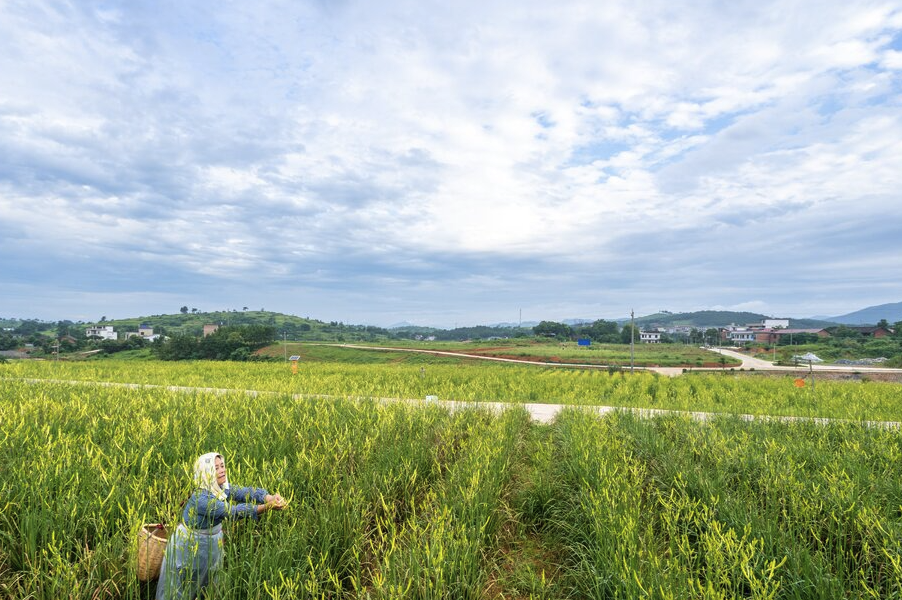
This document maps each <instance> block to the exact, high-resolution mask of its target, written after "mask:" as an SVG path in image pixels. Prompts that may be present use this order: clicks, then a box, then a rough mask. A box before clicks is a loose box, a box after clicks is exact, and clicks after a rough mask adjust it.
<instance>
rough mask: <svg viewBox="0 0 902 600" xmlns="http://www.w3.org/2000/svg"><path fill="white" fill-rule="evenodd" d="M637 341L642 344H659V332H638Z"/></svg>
mask: <svg viewBox="0 0 902 600" xmlns="http://www.w3.org/2000/svg"><path fill="white" fill-rule="evenodd" d="M639 341H640V342H642V343H643V344H660V343H661V332H660V331H640V332H639Z"/></svg>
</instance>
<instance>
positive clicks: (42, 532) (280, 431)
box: [0, 364, 902, 600]
mask: <svg viewBox="0 0 902 600" xmlns="http://www.w3.org/2000/svg"><path fill="white" fill-rule="evenodd" d="M60 366H63V365H60ZM96 366H97V365H96V364H95V365H91V367H92V368H96ZM130 366H131V365H130ZM176 366H181V365H171V364H168V365H163V367H165V368H168V369H171V368H172V367H176ZM254 366H258V365H254ZM260 366H267V365H260ZM11 367H12V368H13V369H14V370H18V371H19V372H18V373H17V374H18V375H22V374H23V373H22V372H21V371H22V370H23V367H21V366H19V365H3V366H2V369H3V375H4V376H5V377H9V375H10V373H9V371H10V368H11ZM186 367H188V368H194V369H195V370H200V367H201V365H187V366H186ZM537 371H538V370H537ZM73 372H74V371H73ZM73 372H70V373H69V375H71V374H72V373H73ZM539 372H541V373H546V371H539ZM343 373H344V375H347V374H348V373H349V371H346V372H343ZM512 373H513V375H514V376H517V375H519V376H522V373H521V372H520V371H518V370H515V371H512ZM101 374H106V375H109V374H110V373H100V372H94V375H95V376H99V375H101ZM583 374H584V373H583V372H575V373H574V375H580V376H581V375H583ZM32 375H34V373H32ZM82 375H83V376H84V375H86V373H85V372H83V373H82ZM133 375H137V373H133ZM252 375H254V371H249V372H247V373H244V376H245V377H246V378H247V379H246V380H243V381H242V382H241V383H243V384H244V385H243V386H241V387H243V388H247V387H251V385H250V384H251V383H256V382H258V381H262V380H263V379H262V375H259V374H256V376H257V377H260V378H261V379H259V380H256V379H253V377H252ZM599 375H601V376H603V377H605V378H608V379H609V380H610V382H618V383H619V382H626V383H621V384H620V385H625V386H630V385H635V386H638V387H636V388H630V389H632V392H633V393H639V392H641V391H642V390H644V393H646V394H648V393H649V392H648V389H649V386H650V385H652V384H658V385H663V384H665V382H669V381H679V380H682V379H686V380H690V382H691V383H692V384H693V385H695V386H697V388H696V389H697V391H700V390H702V389H707V388H708V386H711V387H712V389H714V390H716V388H715V387H714V386H715V384H716V382H717V381H718V379H717V378H716V377H712V376H708V377H704V378H698V379H696V378H679V379H677V380H667V379H663V378H656V377H653V376H650V375H643V376H638V377H634V378H629V377H626V378H624V377H621V376H609V375H607V374H599ZM143 376H144V377H145V378H146V377H151V373H150V372H147V373H143ZM155 376H157V377H162V375H160V374H156V375H155ZM176 376H179V371H178V370H177V369H171V370H170V372H169V377H173V378H174V377H176ZM181 376H182V377H184V376H186V375H185V373H181ZM233 376H235V374H234V373H233ZM339 379H341V378H340V377H338V376H336V381H337V380H339ZM233 381H234V382H235V383H236V384H238V383H239V382H238V381H237V380H233ZM599 381H600V380H599ZM720 381H723V382H729V381H731V379H729V378H721V379H720ZM596 383H597V382H596ZM761 383H765V382H763V381H758V380H745V382H744V384H745V385H749V386H754V385H758V384H761ZM612 385H614V384H613V383H612ZM818 385H820V384H818ZM846 385H847V386H848V389H850V390H857V391H858V392H864V391H868V390H879V391H884V390H885V391H886V392H887V394H888V395H893V396H894V397H895V398H898V387H895V388H893V387H891V386H878V385H873V386H872V384H865V385H862V384H856V385H850V384H846ZM825 387H827V386H825ZM688 389H689V388H686V390H688ZM686 390H682V391H686ZM780 391H781V392H782V391H785V390H783V389H782V388H780ZM657 393H658V392H656V394H657ZM715 393H716V391H715ZM758 393H759V394H761V393H764V392H762V391H761V390H760V389H759V391H758ZM850 394H851V393H850ZM777 395H779V394H777ZM851 397H852V396H851V395H850V396H848V397H847V398H846V400H849V399H851ZM773 402H774V403H776V402H777V400H773ZM0 423H2V434H0V506H2V507H3V509H2V511H0V597H2V598H26V597H27V598H35V599H45V598H47V599H50V598H54V599H55V598H61V597H66V598H86V599H87V598H146V597H149V596H150V594H152V592H153V585H145V584H139V583H138V582H137V580H136V578H135V567H134V563H133V562H132V561H130V560H129V557H130V552H131V549H130V546H129V541H128V540H129V539H130V538H131V537H132V536H133V534H134V533H135V531H136V530H137V528H139V527H140V525H141V524H142V523H146V522H164V523H167V524H173V523H174V522H175V520H176V516H177V514H178V513H179V505H180V503H181V502H182V501H183V500H184V499H185V498H186V497H187V495H188V493H189V492H190V488H191V485H190V475H189V473H188V470H189V469H190V465H191V463H192V462H193V460H194V459H195V458H196V457H197V456H198V455H199V454H201V453H204V452H207V451H211V450H217V451H219V452H222V453H223V454H224V455H225V457H226V460H227V462H228V465H229V478H230V481H232V482H233V484H235V485H238V484H244V485H260V486H263V487H266V488H267V489H269V490H270V491H278V492H279V493H281V494H283V495H285V496H286V497H287V498H288V499H289V501H290V508H289V509H288V510H287V511H285V512H282V513H270V514H267V515H265V516H264V517H263V518H262V519H261V521H260V522H259V523H256V524H252V523H239V524H233V525H230V526H229V527H228V530H227V537H226V559H225V564H224V570H223V576H224V578H223V581H222V585H221V586H220V587H219V588H217V591H216V593H215V594H214V595H213V596H212V597H215V598H229V599H232V598H234V599H238V598H252V599H258V598H259V599H272V598H348V599H351V598H429V599H436V598H447V599H457V598H464V599H474V600H476V599H480V600H482V599H490V598H491V599H494V598H599V599H600V598H741V597H748V598H787V599H789V598H824V599H826V598H839V597H874V598H894V597H895V598H899V597H902V545H900V539H902V511H900V506H902V440H900V437H899V432H898V431H897V430H895V429H884V428H868V427H864V426H861V425H859V424H857V423H850V422H844V423H842V422H837V423H831V424H826V425H823V424H815V423H811V422H795V423H777V422H752V423H749V422H745V421H742V420H740V419H737V418H735V417H730V416H724V417H722V418H719V419H716V420H714V421H710V422H707V423H697V422H694V421H691V420H688V419H685V418H680V417H660V418H655V419H645V420H642V419H637V418H635V417H632V416H630V415H627V414H613V415H609V416H607V417H604V418H600V417H597V416H595V415H591V414H589V413H586V412H583V411H581V410H579V409H578V408H573V409H567V410H565V411H563V412H562V413H561V414H560V415H559V417H558V418H557V420H556V421H555V423H553V424H551V425H537V424H535V423H533V422H531V421H530V420H529V418H528V416H527V413H526V412H525V411H524V410H523V409H520V408H517V407H513V408H511V409H510V410H508V411H506V412H504V413H503V414H501V415H500V416H494V415H493V414H490V413H488V412H486V411H483V410H480V409H478V408H474V409H470V410H464V411H457V412H454V413H450V412H448V411H447V410H444V409H442V408H440V407H438V406H436V405H434V404H433V405H425V406H421V405H413V404H405V403H391V404H384V403H380V402H374V401H372V400H366V399H364V400H344V399H318V400H317V399H313V400H305V399H297V398H292V397H291V396H289V395H287V394H275V395H268V396H259V397H248V396H247V395H246V394H244V393H240V392H235V393H233V394H212V393H201V392H198V393H190V394H186V393H180V392H173V391H168V390H165V389H156V388H154V389H146V388H145V389H140V388H139V389H128V388H121V387H115V388H113V387H94V386H83V385H69V384H64V383H47V382H43V383H29V382H25V381H20V380H14V379H5V380H4V381H3V384H2V387H0Z"/></svg>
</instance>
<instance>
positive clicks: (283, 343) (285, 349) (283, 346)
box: [282, 331, 288, 362]
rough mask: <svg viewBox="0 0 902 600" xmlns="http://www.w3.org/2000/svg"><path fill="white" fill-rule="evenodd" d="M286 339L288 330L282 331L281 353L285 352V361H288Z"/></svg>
mask: <svg viewBox="0 0 902 600" xmlns="http://www.w3.org/2000/svg"><path fill="white" fill-rule="evenodd" d="M287 340H288V332H287V331H283V332H282V350H283V353H284V354H285V361H286V362H288V341H287Z"/></svg>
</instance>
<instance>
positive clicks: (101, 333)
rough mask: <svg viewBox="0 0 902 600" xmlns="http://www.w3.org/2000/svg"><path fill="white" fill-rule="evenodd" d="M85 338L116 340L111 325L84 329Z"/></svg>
mask: <svg viewBox="0 0 902 600" xmlns="http://www.w3.org/2000/svg"><path fill="white" fill-rule="evenodd" d="M85 337H87V338H91V337H99V338H100V339H102V340H115V339H116V338H117V335H116V330H115V329H113V326H112V325H104V326H103V327H99V326H96V325H95V326H94V327H88V328H87V329H85Z"/></svg>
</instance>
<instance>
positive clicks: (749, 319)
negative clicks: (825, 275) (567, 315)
mask: <svg viewBox="0 0 902 600" xmlns="http://www.w3.org/2000/svg"><path fill="white" fill-rule="evenodd" d="M772 318H777V319H779V318H781V317H780V316H779V315H777V316H768V315H762V314H760V313H753V312H743V311H732V310H699V311H695V312H688V313H669V312H659V313H655V314H653V315H646V316H644V317H636V325H637V326H639V327H655V326H658V327H696V328H705V329H707V328H709V327H726V326H728V325H740V326H742V325H748V324H750V323H761V322H762V321H763V320H764V319H772ZM617 322H618V323H620V324H621V325H622V324H624V323H626V322H629V319H617ZM831 325H836V323H835V322H832V321H822V320H817V319H795V318H789V326H790V327H800V328H818V327H829V326H831Z"/></svg>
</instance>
